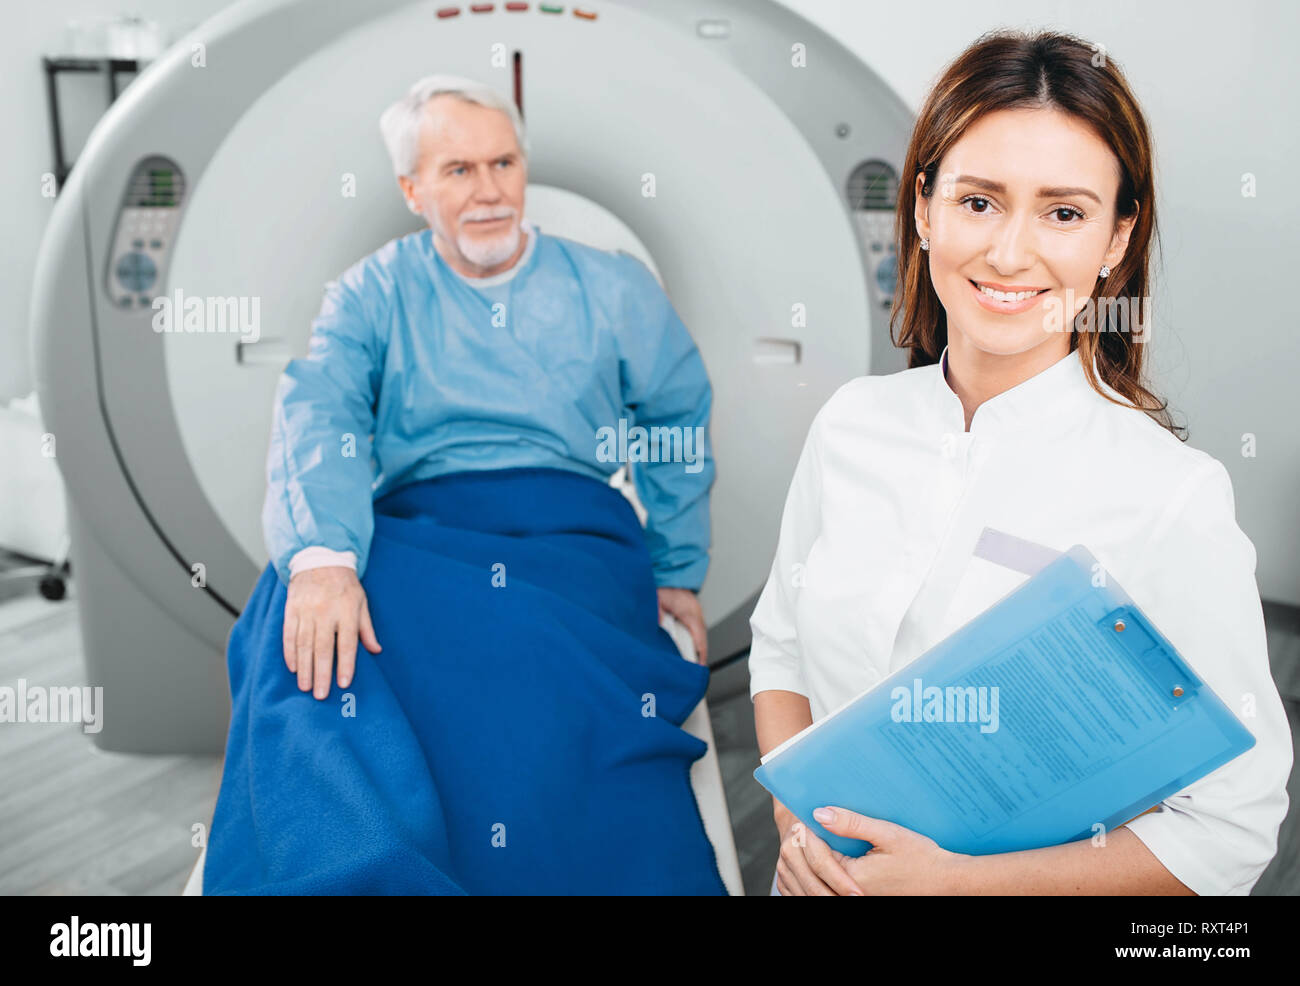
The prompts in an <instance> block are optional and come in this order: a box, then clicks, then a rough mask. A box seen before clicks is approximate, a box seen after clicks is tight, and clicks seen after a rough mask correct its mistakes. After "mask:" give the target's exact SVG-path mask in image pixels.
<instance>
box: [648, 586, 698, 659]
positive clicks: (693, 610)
mask: <svg viewBox="0 0 1300 986" xmlns="http://www.w3.org/2000/svg"><path fill="white" fill-rule="evenodd" d="M665 613H671V614H672V615H673V616H674V617H675V618H676V619H677V622H678V623H680V624H681V625H682V626H684V627H686V629H687V630H689V631H690V632H691V642H692V643H694V644H695V653H696V660H697V662H698V663H700V664H708V663H709V636H708V632H707V630H706V629H705V626H704V610H702V609H701V608H700V600H699V597H698V596H696V595H695V593H694V592H692V591H691V590H690V589H670V588H667V587H664V586H661V587H660V589H659V619H660V620H662V619H663V618H664V614H665Z"/></svg>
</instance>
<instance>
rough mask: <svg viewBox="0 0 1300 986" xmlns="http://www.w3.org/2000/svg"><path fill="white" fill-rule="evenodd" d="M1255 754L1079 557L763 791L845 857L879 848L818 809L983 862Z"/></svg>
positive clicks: (1176, 658)
mask: <svg viewBox="0 0 1300 986" xmlns="http://www.w3.org/2000/svg"><path fill="white" fill-rule="evenodd" d="M1095 582H1101V583H1102V584H1101V585H1096V584H1094V583H1095ZM1254 745H1255V738H1254V736H1252V735H1251V734H1250V732H1249V731H1248V730H1247V729H1246V727H1245V726H1243V725H1242V724H1241V723H1240V722H1239V721H1238V720H1237V718H1236V717H1235V716H1234V715H1233V714H1232V712H1231V711H1229V709H1228V707H1227V706H1226V705H1224V703H1223V702H1222V701H1221V700H1220V699H1219V697H1218V696H1217V695H1215V694H1214V692H1213V691H1212V690H1211V689H1210V688H1209V686H1208V685H1206V684H1205V682H1204V681H1202V680H1201V678H1200V677H1199V676H1198V675H1197V674H1196V673H1195V672H1194V671H1193V670H1192V669H1191V667H1190V666H1189V665H1188V664H1187V662H1186V661H1185V660H1184V659H1183V658H1182V656H1181V655H1180V654H1179V653H1178V651H1177V650H1176V649H1175V648H1174V646H1173V645H1172V644H1171V643H1170V642H1169V641H1168V640H1167V639H1165V637H1164V636H1163V635H1162V634H1161V633H1160V631H1159V630H1157V629H1156V628H1155V626H1153V625H1152V623H1151V621H1150V620H1148V619H1147V617H1146V616H1145V614H1143V612H1142V611H1141V610H1140V609H1139V608H1138V606H1137V605H1136V604H1135V603H1134V602H1133V600H1132V599H1131V598H1130V597H1129V595H1128V594H1127V593H1126V592H1124V590H1123V589H1122V588H1121V587H1120V586H1119V585H1118V584H1117V583H1116V582H1115V580H1114V579H1113V578H1112V577H1111V576H1110V574H1109V573H1107V572H1104V571H1103V570H1102V568H1101V566H1100V564H1099V563H1098V562H1097V560H1096V558H1094V557H1093V555H1092V554H1091V553H1090V552H1089V551H1088V550H1087V549H1086V548H1085V547H1083V546H1082V545H1075V546H1074V547H1073V548H1071V549H1070V550H1069V551H1068V552H1065V553H1064V554H1061V555H1059V556H1057V557H1056V559H1055V560H1054V561H1051V562H1050V563H1049V564H1047V565H1046V566H1045V567H1043V568H1041V570H1039V571H1038V573H1037V574H1036V575H1034V576H1033V577H1032V578H1030V579H1029V580H1028V581H1027V582H1025V583H1024V584H1023V585H1021V586H1019V587H1018V588H1017V589H1015V590H1014V591H1012V592H1011V593H1009V594H1008V595H1007V596H1005V597H1004V598H1003V599H1001V600H1000V601H998V602H997V603H995V604H994V605H993V606H991V607H990V608H989V609H987V610H985V611H984V612H983V613H981V614H980V615H979V616H977V617H975V618H974V619H972V620H971V621H970V622H969V623H967V624H965V625H964V626H963V627H961V628H960V629H959V630H957V631H956V632H955V633H953V634H952V635H951V636H949V637H947V638H946V639H944V640H942V641H940V642H939V643H938V644H936V645H935V646H934V647H933V648H931V649H930V650H928V651H927V652H926V653H924V654H923V655H921V656H920V657H918V658H917V659H916V660H915V661H913V662H912V663H911V664H908V665H907V666H905V667H903V668H900V669H899V670H898V671H897V672H895V673H894V674H892V675H890V676H889V677H888V678H886V679H885V680H884V681H881V682H879V683H878V684H877V685H875V686H874V687H873V688H871V689H870V690H869V691H867V692H865V693H863V694H862V695H860V696H858V697H857V698H856V699H854V700H853V701H852V702H850V703H849V704H847V705H845V706H844V707H842V708H841V709H839V710H838V711H836V712H835V713H832V714H831V715H830V716H827V717H825V718H824V719H822V720H821V721H820V722H818V723H815V724H814V725H812V726H810V727H808V729H806V730H804V731H803V732H802V733H799V734H798V735H796V736H795V737H793V738H792V739H791V740H789V741H787V742H786V743H785V744H783V745H782V746H780V747H778V748H777V749H776V750H774V751H773V752H772V753H771V754H769V755H768V757H767V758H766V762H765V763H764V764H763V765H762V766H760V767H759V768H758V769H757V770H756V771H754V777H755V778H756V779H757V780H758V781H759V783H760V784H762V785H763V786H764V787H765V788H767V789H768V791H770V792H771V793H772V794H773V796H775V797H776V799H777V800H778V801H780V802H781V803H782V804H784V805H785V806H786V807H787V808H789V809H790V811H792V812H793V813H794V814H795V815H796V816H797V817H798V818H799V819H800V820H801V821H803V822H804V824H805V825H807V826H808V827H809V828H810V830H811V831H813V832H815V833H816V834H817V835H818V837H820V838H821V839H823V840H824V841H825V842H826V843H827V844H828V845H830V846H831V847H832V848H833V849H836V850H838V851H839V852H841V853H843V854H845V855H846V856H861V855H863V854H864V853H866V852H867V851H869V850H870V848H871V846H870V844H869V843H867V842H863V841H861V840H857V839H847V838H844V837H842V836H838V835H833V834H832V833H830V832H828V831H826V829H824V828H822V826H821V825H819V824H818V823H817V821H816V819H814V818H813V814H812V813H813V809H815V808H818V807H821V806H822V805H836V806H839V807H843V808H848V809H850V810H852V811H856V812H858V813H860V814H863V815H869V816H872V817H875V818H883V819H886V820H888V821H891V822H894V823H896V824H898V825H902V826H904V827H906V828H909V829H912V830H913V831H916V832H920V833H922V834H923V835H926V836H929V837H930V838H932V839H934V841H935V842H937V843H938V844H939V845H940V846H942V847H943V848H945V849H948V850H950V851H952V852H959V853H966V854H970V855H984V854H988V853H999V852H1013V851H1016V850H1021V849H1037V848H1041V847H1043V846H1054V845H1060V844H1062V843H1067V842H1073V841H1076V840H1078V839H1082V838H1087V837H1089V836H1092V835H1094V834H1096V833H1097V832H1099V831H1107V832H1108V831H1110V830H1111V829H1113V828H1115V827H1117V826H1119V825H1122V824H1123V823H1125V822H1127V821H1131V820H1132V819H1133V818H1134V817H1136V816H1137V815H1139V814H1142V813H1143V812H1144V811H1146V810H1147V809H1149V808H1151V807H1153V806H1155V805H1157V804H1158V803H1159V802H1161V801H1163V800H1164V799H1165V798H1167V797H1169V796H1170V795H1173V794H1176V793H1177V792H1178V791H1181V790H1182V789H1183V788H1185V787H1187V786H1188V785H1189V784H1191V783H1192V782H1193V781H1195V780H1198V779H1199V778H1201V777H1203V776H1205V775H1206V774H1208V773H1210V772H1211V771H1212V770H1214V769H1216V768H1218V767H1220V766H1222V765H1223V764H1225V763H1227V762H1228V761H1229V760H1232V759H1233V758H1234V757H1236V756H1238V755H1240V754H1242V753H1244V752H1245V751H1246V750H1249V749H1250V748H1251V747H1252V746H1254ZM1098 826H1100V827H1101V828H1100V829H1099V828H1098Z"/></svg>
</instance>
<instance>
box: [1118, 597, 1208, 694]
mask: <svg viewBox="0 0 1300 986" xmlns="http://www.w3.org/2000/svg"><path fill="white" fill-rule="evenodd" d="M1097 625H1098V626H1099V627H1100V628H1101V631H1102V632H1103V633H1106V634H1109V635H1110V636H1111V637H1112V638H1114V640H1115V642H1116V643H1117V644H1119V646H1120V647H1122V648H1124V650H1126V651H1128V653H1129V654H1131V655H1132V656H1133V658H1134V659H1135V661H1136V662H1137V664H1138V665H1139V666H1140V667H1141V668H1142V669H1143V670H1144V671H1146V673H1147V674H1148V675H1149V676H1150V677H1151V680H1152V681H1153V682H1154V683H1155V685H1156V687H1157V688H1158V689H1160V691H1161V692H1163V693H1164V694H1165V695H1168V696H1169V697H1170V698H1171V699H1173V700H1174V701H1175V702H1177V701H1179V700H1182V699H1187V698H1191V697H1192V696H1194V695H1195V694H1196V693H1197V692H1198V691H1200V688H1201V683H1200V681H1198V680H1197V679H1196V677H1195V676H1194V675H1192V674H1190V673H1189V671H1188V669H1187V667H1186V666H1185V665H1184V664H1183V663H1182V662H1181V661H1179V660H1177V659H1176V658H1175V657H1174V656H1173V655H1172V654H1170V653H1169V650H1168V649H1167V648H1166V647H1165V645H1164V644H1163V643H1162V642H1161V639H1160V637H1159V636H1158V635H1157V634H1156V632H1155V630H1154V628H1152V627H1151V625H1150V624H1149V623H1147V621H1146V620H1145V619H1144V618H1143V616H1142V614H1141V613H1139V612H1138V611H1137V610H1136V609H1134V608H1133V607H1131V606H1120V607H1118V608H1117V609H1113V610H1111V611H1110V612H1109V613H1107V614H1106V615H1105V616H1104V617H1102V618H1101V619H1100V620H1099V621H1098V622H1097Z"/></svg>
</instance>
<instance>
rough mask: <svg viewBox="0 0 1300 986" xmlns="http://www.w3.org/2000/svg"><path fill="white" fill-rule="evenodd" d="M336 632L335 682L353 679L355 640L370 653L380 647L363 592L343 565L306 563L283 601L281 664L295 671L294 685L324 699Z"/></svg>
mask: <svg viewBox="0 0 1300 986" xmlns="http://www.w3.org/2000/svg"><path fill="white" fill-rule="evenodd" d="M336 634H337V636H338V654H339V677H338V681H339V687H340V688H347V687H348V685H349V684H351V683H352V673H353V671H354V670H355V669H356V663H357V639H358V637H360V639H361V642H362V643H363V644H365V646H366V650H368V651H370V653H372V654H377V653H379V651H380V649H381V648H380V646H379V640H378V638H376V637H375V628H374V626H373V625H372V624H371V622H370V609H369V607H368V606H367V604H366V592H365V590H364V589H362V588H361V580H360V579H358V578H357V573H356V572H355V571H354V570H353V569H351V568H348V567H347V566H346V565H331V566H328V567H326V568H310V569H308V570H307V571H305V572H299V573H298V574H297V575H295V576H294V577H293V578H292V579H290V580H289V596H288V599H287V600H286V602H285V605H284V663H285V664H287V665H288V666H289V670H290V671H292V672H296V673H297V675H298V688H299V689H300V690H301V691H304V692H305V691H308V690H310V689H311V688H312V685H313V683H314V684H315V686H316V687H315V691H314V692H313V694H314V695H315V696H316V697H317V698H325V697H326V696H327V695H329V693H330V668H331V666H332V665H333V664H334V638H335V635H336Z"/></svg>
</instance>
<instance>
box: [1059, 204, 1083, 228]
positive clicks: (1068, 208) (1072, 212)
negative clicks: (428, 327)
mask: <svg viewBox="0 0 1300 986" xmlns="http://www.w3.org/2000/svg"><path fill="white" fill-rule="evenodd" d="M1062 213H1064V214H1065V218H1064V219H1062V220H1061V222H1062V224H1063V225H1066V226H1069V225H1070V217H1071V216H1074V217H1075V218H1077V219H1081V220H1082V219H1086V218H1087V216H1085V215H1084V214H1083V213H1082V212H1081V211H1080V210H1078V209H1076V208H1075V207H1074V206H1072V205H1063V206H1059V207H1058V208H1055V209H1053V210H1052V215H1054V216H1056V217H1057V218H1058V219H1060V217H1061V214H1062Z"/></svg>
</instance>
